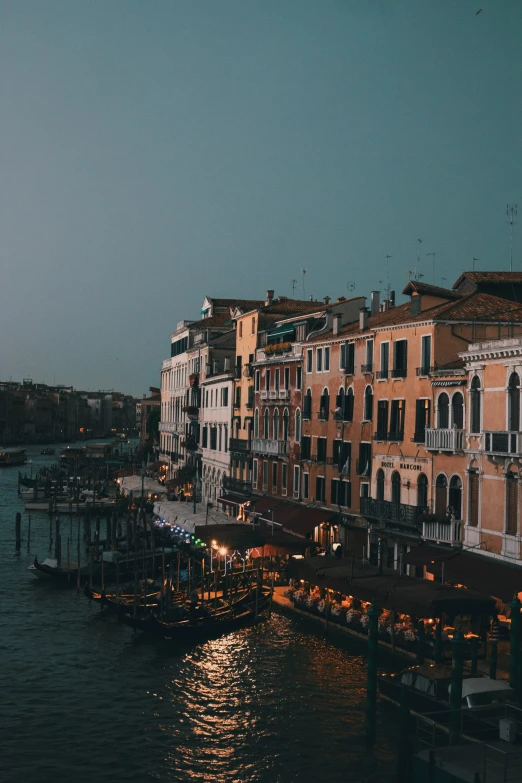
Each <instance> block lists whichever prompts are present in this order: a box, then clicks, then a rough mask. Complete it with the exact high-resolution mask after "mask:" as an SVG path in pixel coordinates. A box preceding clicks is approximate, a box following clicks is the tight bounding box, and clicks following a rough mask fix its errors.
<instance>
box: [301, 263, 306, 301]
mask: <svg viewBox="0 0 522 783" xmlns="http://www.w3.org/2000/svg"><path fill="white" fill-rule="evenodd" d="M306 271H307V270H306V269H301V274H302V276H303V299H306V291H305V275H306Z"/></svg>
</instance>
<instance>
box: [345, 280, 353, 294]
mask: <svg viewBox="0 0 522 783" xmlns="http://www.w3.org/2000/svg"><path fill="white" fill-rule="evenodd" d="M346 288H347V289H348V291H355V283H354V282H352V281H351V280H348V282H347V283H346Z"/></svg>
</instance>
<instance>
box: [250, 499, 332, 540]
mask: <svg viewBox="0 0 522 783" xmlns="http://www.w3.org/2000/svg"><path fill="white" fill-rule="evenodd" d="M252 505H253V506H254V511H255V513H256V514H258V513H260V514H261V519H264V520H265V521H267V522H276V523H277V524H278V525H281V527H282V529H283V530H287V531H288V532H289V533H296V534H297V535H300V536H303V537H304V536H306V534H307V533H313V531H314V529H315V528H316V527H319V525H321V524H322V523H323V522H328V521H330V520H332V519H335V517H336V514H335V512H333V511H330V510H329V509H322V508H310V507H309V506H302V505H300V504H298V503H291V502H290V501H285V500H278V499H277V498H269V497H263V498H259V500H255V499H254V498H252Z"/></svg>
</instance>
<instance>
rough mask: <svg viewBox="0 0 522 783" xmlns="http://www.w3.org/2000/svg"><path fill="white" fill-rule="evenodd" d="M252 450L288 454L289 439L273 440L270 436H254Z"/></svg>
mask: <svg viewBox="0 0 522 783" xmlns="http://www.w3.org/2000/svg"><path fill="white" fill-rule="evenodd" d="M252 451H255V452H256V453H257V454H267V455H269V456H270V455H271V456H274V457H280V456H283V455H285V454H288V441H286V440H271V439H270V438H253V440H252Z"/></svg>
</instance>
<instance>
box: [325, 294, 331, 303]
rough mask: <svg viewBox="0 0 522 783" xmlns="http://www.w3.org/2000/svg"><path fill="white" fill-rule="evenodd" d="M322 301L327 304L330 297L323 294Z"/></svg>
mask: <svg viewBox="0 0 522 783" xmlns="http://www.w3.org/2000/svg"><path fill="white" fill-rule="evenodd" d="M324 303H325V304H329V303H330V297H329V296H325V297H324Z"/></svg>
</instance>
